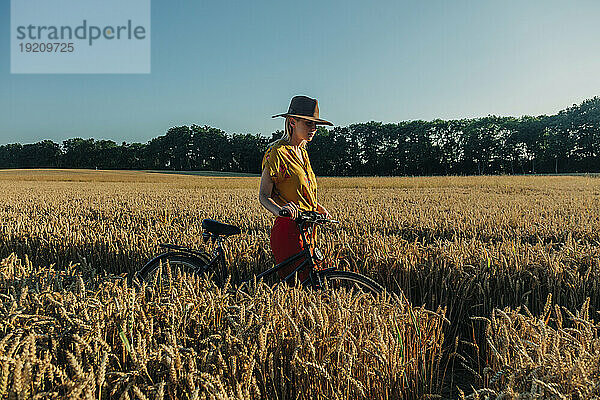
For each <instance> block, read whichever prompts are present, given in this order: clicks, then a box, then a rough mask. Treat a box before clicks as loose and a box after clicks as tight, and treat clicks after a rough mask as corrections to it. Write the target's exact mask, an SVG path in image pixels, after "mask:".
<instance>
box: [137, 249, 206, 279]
mask: <svg viewBox="0 0 600 400" xmlns="http://www.w3.org/2000/svg"><path fill="white" fill-rule="evenodd" d="M209 263H210V259H209V258H208V255H193V256H192V255H188V254H181V253H165V254H162V255H160V256H159V257H156V258H155V259H153V260H152V261H149V262H148V263H147V264H146V265H145V266H144V267H143V268H142V269H141V270H140V271H139V272H138V273H137V274H136V277H137V278H138V280H140V281H143V282H145V283H146V285H154V284H156V285H164V284H165V283H167V284H168V281H169V280H170V279H173V278H175V277H176V276H178V275H179V274H180V273H188V274H203V273H205V272H206V271H207V270H208V265H209Z"/></svg>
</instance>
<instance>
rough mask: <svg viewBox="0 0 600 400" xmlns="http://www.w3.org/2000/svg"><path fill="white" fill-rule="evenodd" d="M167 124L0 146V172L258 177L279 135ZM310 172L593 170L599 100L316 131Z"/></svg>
mask: <svg viewBox="0 0 600 400" xmlns="http://www.w3.org/2000/svg"><path fill="white" fill-rule="evenodd" d="M281 134H282V132H281V131H277V132H274V133H272V134H271V137H265V136H263V135H258V134H257V135H251V134H227V133H226V132H224V131H222V130H220V129H217V128H213V127H209V126H199V125H191V126H177V127H173V128H170V129H169V130H168V131H167V132H166V134H165V135H163V136H159V137H157V138H154V139H152V140H150V141H148V142H147V143H126V142H123V143H121V144H117V143H115V142H114V141H112V140H94V139H82V138H73V139H68V140H65V141H63V142H62V144H57V143H55V142H53V141H51V140H43V141H41V142H37V143H33V144H25V145H21V144H19V143H16V144H8V145H3V146H0V168H92V169H93V168H98V169H136V170H177V171H185V170H188V171H201V170H206V171H223V172H247V173H260V168H261V161H262V157H263V154H264V152H265V150H266V148H267V146H268V144H269V143H270V142H272V141H273V140H275V139H277V138H279V137H280V136H281ZM308 150H309V154H310V158H311V164H312V166H313V169H314V170H315V173H316V174H317V175H330V176H361V175H363V176H364V175H448V174H454V175H475V174H525V173H574V172H600V97H594V98H593V99H590V100H586V101H584V102H582V103H581V104H579V105H573V106H572V107H569V108H567V109H565V110H562V111H560V112H559V113H557V114H555V115H550V116H547V115H542V116H538V117H531V116H525V117H520V118H515V117H497V116H487V117H482V118H471V119H460V120H441V119H437V120H433V121H421V120H418V121H404V122H399V123H387V124H384V123H380V122H367V123H359V124H353V125H349V126H346V127H335V128H333V129H325V128H323V127H319V130H318V132H317V135H315V137H314V138H313V140H312V141H311V142H310V143H309V145H308Z"/></svg>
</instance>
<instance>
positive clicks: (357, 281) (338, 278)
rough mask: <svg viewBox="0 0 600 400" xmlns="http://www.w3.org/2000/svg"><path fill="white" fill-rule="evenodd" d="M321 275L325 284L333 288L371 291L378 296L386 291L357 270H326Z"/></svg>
mask: <svg viewBox="0 0 600 400" xmlns="http://www.w3.org/2000/svg"><path fill="white" fill-rule="evenodd" d="M320 277H321V281H322V282H323V285H326V286H327V287H329V288H331V289H344V290H346V291H350V290H353V291H355V292H357V291H361V292H363V293H371V294H372V295H373V296H377V295H378V294H381V293H383V291H384V288H383V287H382V286H381V285H380V284H379V283H377V282H375V281H374V280H373V279H371V278H367V277H366V276H364V275H360V274H357V273H356V272H349V271H336V270H334V271H324V272H322V273H321V275H320Z"/></svg>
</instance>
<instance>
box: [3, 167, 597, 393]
mask: <svg viewBox="0 0 600 400" xmlns="http://www.w3.org/2000/svg"><path fill="white" fill-rule="evenodd" d="M257 192H258V178H255V177H203V176H192V175H190V176H187V175H169V174H156V173H143V172H125V171H111V172H109V171H86V170H72V171H61V170H20V171H19V170H7V171H0V193H1V196H0V224H1V225H0V258H2V259H4V261H2V263H1V264H0V362H1V363H2V366H1V368H0V397H2V398H29V397H36V398H65V397H70V398H140V399H144V398H174V399H175V398H198V399H201V398H206V399H209V398H210V399H212V398H214V399H220V398H236V399H237V398H240V399H241V398H277V399H284V398H286V399H287V398H306V399H308V398H339V399H344V398H369V399H370V398H382V399H396V398H398V399H413V398H414V399H416V398H424V397H428V398H440V397H441V398H459V397H461V396H462V397H466V398H480V399H485V398H487V399H500V398H514V399H517V398H567V399H584V398H585V399H589V398H595V397H598V396H600V377H599V375H600V370H599V369H600V368H599V360H600V349H599V346H600V343H599V342H598V325H597V323H596V320H597V318H596V315H597V313H596V311H597V310H599V306H600V296H598V294H599V293H598V291H599V287H598V284H599V283H600V251H599V250H600V179H599V178H596V177H588V176H577V177H571V176H520V177H508V176H498V177H429V178H425V177H423V178H320V179H319V199H320V201H321V202H322V203H323V204H324V205H325V206H326V207H327V208H328V209H329V210H330V212H331V213H332V215H333V216H334V217H335V218H336V219H338V220H340V224H339V226H336V227H334V228H331V229H324V230H322V231H321V232H320V234H319V247H321V248H322V250H323V251H324V253H325V254H326V255H328V256H329V257H330V258H331V259H332V260H334V262H335V263H336V264H337V265H338V266H339V267H340V268H342V269H346V270H354V271H357V272H360V273H363V274H366V275H368V276H370V277H372V278H373V279H375V280H377V281H378V282H380V283H381V284H382V285H384V286H385V287H386V288H387V289H388V294H387V295H385V296H384V297H382V298H378V299H374V298H372V297H370V296H358V297H357V296H356V295H354V294H352V293H345V292H337V291H329V292H327V291H319V292H313V291H310V290H301V289H299V288H282V287H279V286H276V287H273V286H271V285H270V284H265V283H261V282H256V283H253V284H252V285H246V286H244V287H237V286H236V282H240V281H241V280H242V279H247V278H251V277H252V275H253V274H255V273H258V272H262V271H264V270H266V269H267V268H268V267H270V266H272V257H271V254H270V249H269V245H268V242H269V231H270V226H271V224H272V221H273V218H272V217H271V216H270V215H269V214H268V213H267V212H265V211H264V210H263V209H261V206H260V205H259V203H258V200H257V196H258V193H257ZM204 218H214V219H217V220H220V221H223V222H227V223H231V224H234V225H238V226H239V227H240V228H241V229H242V234H241V235H239V236H236V237H233V238H231V239H229V240H228V252H227V258H228V265H229V269H228V270H226V271H220V273H222V274H223V275H225V276H229V280H230V284H229V285H230V286H229V287H230V288H232V290H230V291H228V290H224V289H223V288H222V287H219V286H216V285H214V284H213V283H211V282H210V281H208V280H206V279H202V278H198V277H190V276H184V277H180V276H178V277H176V278H177V279H175V280H174V281H175V282H176V283H175V284H174V285H172V287H169V288H168V289H164V291H158V292H156V291H152V290H142V291H140V290H135V289H133V288H132V287H130V286H128V285H127V276H128V275H129V274H130V273H131V272H133V271H135V270H136V269H137V268H139V267H140V265H141V264H142V263H143V262H144V261H145V260H146V259H148V257H150V256H152V255H155V254H158V253H159V252H160V251H161V250H160V248H159V246H158V245H159V244H160V243H164V242H168V243H176V244H181V245H185V246H190V247H195V248H198V249H205V250H209V249H208V248H207V245H206V244H204V243H203V241H202V236H201V233H202V229H201V221H202V219H204ZM161 290H163V289H161Z"/></svg>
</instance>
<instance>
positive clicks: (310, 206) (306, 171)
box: [262, 139, 317, 211]
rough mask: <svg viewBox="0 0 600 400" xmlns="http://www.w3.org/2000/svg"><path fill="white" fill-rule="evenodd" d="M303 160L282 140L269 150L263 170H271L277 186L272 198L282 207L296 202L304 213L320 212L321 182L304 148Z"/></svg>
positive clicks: (264, 160) (270, 173) (302, 150)
mask: <svg viewBox="0 0 600 400" xmlns="http://www.w3.org/2000/svg"><path fill="white" fill-rule="evenodd" d="M300 151H301V153H302V158H300V157H298V154H297V153H296V152H295V151H294V149H293V147H292V145H291V144H290V143H289V142H287V141H285V140H283V139H279V140H278V141H276V142H275V143H273V145H272V146H270V147H269V148H268V149H267V152H266V153H265V156H264V157H263V161H262V169H263V170H264V169H265V167H267V168H268V171H269V175H270V176H271V179H272V180H273V183H274V184H275V185H274V187H273V193H272V194H271V196H272V197H273V199H274V200H275V202H276V203H277V204H279V205H281V206H283V205H284V204H286V203H289V202H293V203H296V204H297V205H298V208H300V209H301V210H304V211H317V179H316V178H315V174H314V172H313V170H312V167H311V166H310V161H309V160H308V153H307V152H306V149H305V148H304V147H300Z"/></svg>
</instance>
